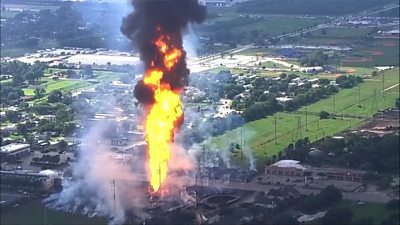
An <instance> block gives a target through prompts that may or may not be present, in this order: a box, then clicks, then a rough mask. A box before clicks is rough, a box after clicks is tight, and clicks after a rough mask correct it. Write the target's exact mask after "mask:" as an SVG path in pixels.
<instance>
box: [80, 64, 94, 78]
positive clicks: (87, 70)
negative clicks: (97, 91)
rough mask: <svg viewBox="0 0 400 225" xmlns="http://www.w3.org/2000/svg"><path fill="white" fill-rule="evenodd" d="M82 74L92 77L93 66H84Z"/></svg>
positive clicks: (85, 76)
mask: <svg viewBox="0 0 400 225" xmlns="http://www.w3.org/2000/svg"><path fill="white" fill-rule="evenodd" d="M82 75H83V77H84V78H92V77H93V68H92V66H90V65H84V66H82Z"/></svg>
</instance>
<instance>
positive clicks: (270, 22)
mask: <svg viewBox="0 0 400 225" xmlns="http://www.w3.org/2000/svg"><path fill="white" fill-rule="evenodd" d="M324 22H326V20H323V19H311V18H301V19H299V18H267V19H265V20H263V21H261V22H257V23H253V24H247V25H244V26H239V27H236V28H234V29H233V30H232V32H236V33H242V32H251V31H252V30H259V31H260V33H261V34H264V35H265V34H269V35H280V34H283V33H285V32H286V33H289V32H293V31H296V30H300V29H303V28H307V27H311V26H315V25H317V24H320V23H324Z"/></svg>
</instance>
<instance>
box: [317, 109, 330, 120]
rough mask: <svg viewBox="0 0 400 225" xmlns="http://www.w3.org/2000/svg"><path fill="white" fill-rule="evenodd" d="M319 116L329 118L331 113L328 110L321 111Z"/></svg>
mask: <svg viewBox="0 0 400 225" xmlns="http://www.w3.org/2000/svg"><path fill="white" fill-rule="evenodd" d="M319 118H320V119H321V120H323V119H328V118H329V113H328V112H327V111H321V112H319Z"/></svg>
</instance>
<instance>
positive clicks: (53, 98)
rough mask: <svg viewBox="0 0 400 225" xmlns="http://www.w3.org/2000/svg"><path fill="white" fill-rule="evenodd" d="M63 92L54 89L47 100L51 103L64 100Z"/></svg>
mask: <svg viewBox="0 0 400 225" xmlns="http://www.w3.org/2000/svg"><path fill="white" fill-rule="evenodd" d="M62 97H63V96H62V93H61V91H59V90H55V91H52V92H51V93H50V95H49V96H48V97H47V101H48V102H49V103H55V102H60V101H61V100H62Z"/></svg>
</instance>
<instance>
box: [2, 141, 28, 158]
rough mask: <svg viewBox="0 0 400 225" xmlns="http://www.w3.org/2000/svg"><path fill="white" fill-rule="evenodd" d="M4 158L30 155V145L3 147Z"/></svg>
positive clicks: (17, 144)
mask: <svg viewBox="0 0 400 225" xmlns="http://www.w3.org/2000/svg"><path fill="white" fill-rule="evenodd" d="M0 149H1V156H2V157H20V156H23V155H25V154H28V153H29V151H30V150H31V146H30V145H29V144H20V143H11V144H8V145H5V146H1V148H0Z"/></svg>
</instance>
